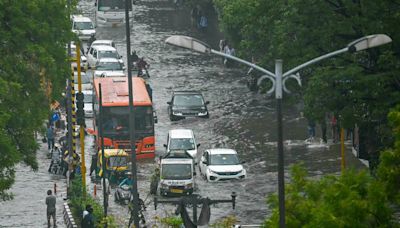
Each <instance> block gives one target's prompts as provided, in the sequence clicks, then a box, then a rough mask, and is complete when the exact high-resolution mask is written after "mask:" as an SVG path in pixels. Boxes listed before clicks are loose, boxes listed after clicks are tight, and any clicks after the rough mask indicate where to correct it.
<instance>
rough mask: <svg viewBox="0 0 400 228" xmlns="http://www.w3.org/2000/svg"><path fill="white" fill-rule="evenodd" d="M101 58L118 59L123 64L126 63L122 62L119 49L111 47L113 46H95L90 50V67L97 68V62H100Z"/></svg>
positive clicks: (88, 57) (88, 55)
mask: <svg viewBox="0 0 400 228" xmlns="http://www.w3.org/2000/svg"><path fill="white" fill-rule="evenodd" d="M101 58H115V59H118V62H120V63H121V64H123V63H124V62H123V61H122V58H121V56H120V55H119V54H118V51H117V49H115V48H113V47H111V46H103V45H100V46H94V47H91V48H90V49H89V52H88V54H87V59H88V60H87V61H88V64H89V66H91V67H92V66H95V65H96V63H97V61H99V60H100V59H101Z"/></svg>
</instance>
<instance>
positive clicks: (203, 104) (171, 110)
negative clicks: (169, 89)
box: [167, 91, 209, 121]
mask: <svg viewBox="0 0 400 228" xmlns="http://www.w3.org/2000/svg"><path fill="white" fill-rule="evenodd" d="M167 104H168V114H169V119H170V120H171V121H175V120H179V119H184V118H185V117H203V118H208V117H209V115H208V110H207V105H208V104H209V102H208V101H204V98H203V95H202V94H201V93H200V92H198V91H175V92H173V94H172V99H171V101H169V102H167Z"/></svg>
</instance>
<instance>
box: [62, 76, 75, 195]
mask: <svg viewBox="0 0 400 228" xmlns="http://www.w3.org/2000/svg"><path fill="white" fill-rule="evenodd" d="M71 96H72V95H71V79H68V80H67V107H66V109H67V122H68V125H67V140H68V159H67V160H68V172H67V196H68V194H69V190H70V184H71V183H70V182H71V180H70V178H69V174H70V173H71V170H72V166H71V160H72V150H73V149H72V148H73V145H72V110H71V109H72V100H71ZM63 157H64V155H63Z"/></svg>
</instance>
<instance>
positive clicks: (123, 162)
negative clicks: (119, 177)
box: [108, 156, 128, 168]
mask: <svg viewBox="0 0 400 228" xmlns="http://www.w3.org/2000/svg"><path fill="white" fill-rule="evenodd" d="M127 165H128V161H127V157H125V156H111V157H110V158H109V163H108V167H113V168H118V167H126V166H127Z"/></svg>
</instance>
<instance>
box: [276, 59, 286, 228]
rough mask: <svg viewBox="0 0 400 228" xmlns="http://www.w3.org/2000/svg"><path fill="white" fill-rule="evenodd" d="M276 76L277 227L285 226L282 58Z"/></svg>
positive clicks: (278, 63) (278, 61)
mask: <svg viewBox="0 0 400 228" xmlns="http://www.w3.org/2000/svg"><path fill="white" fill-rule="evenodd" d="M275 77H276V88H275V98H276V110H277V118H278V198H279V227H281V228H284V227H285V174H284V172H285V169H284V165H285V163H284V162H285V161H284V156H283V133H282V60H281V59H277V60H275Z"/></svg>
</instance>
